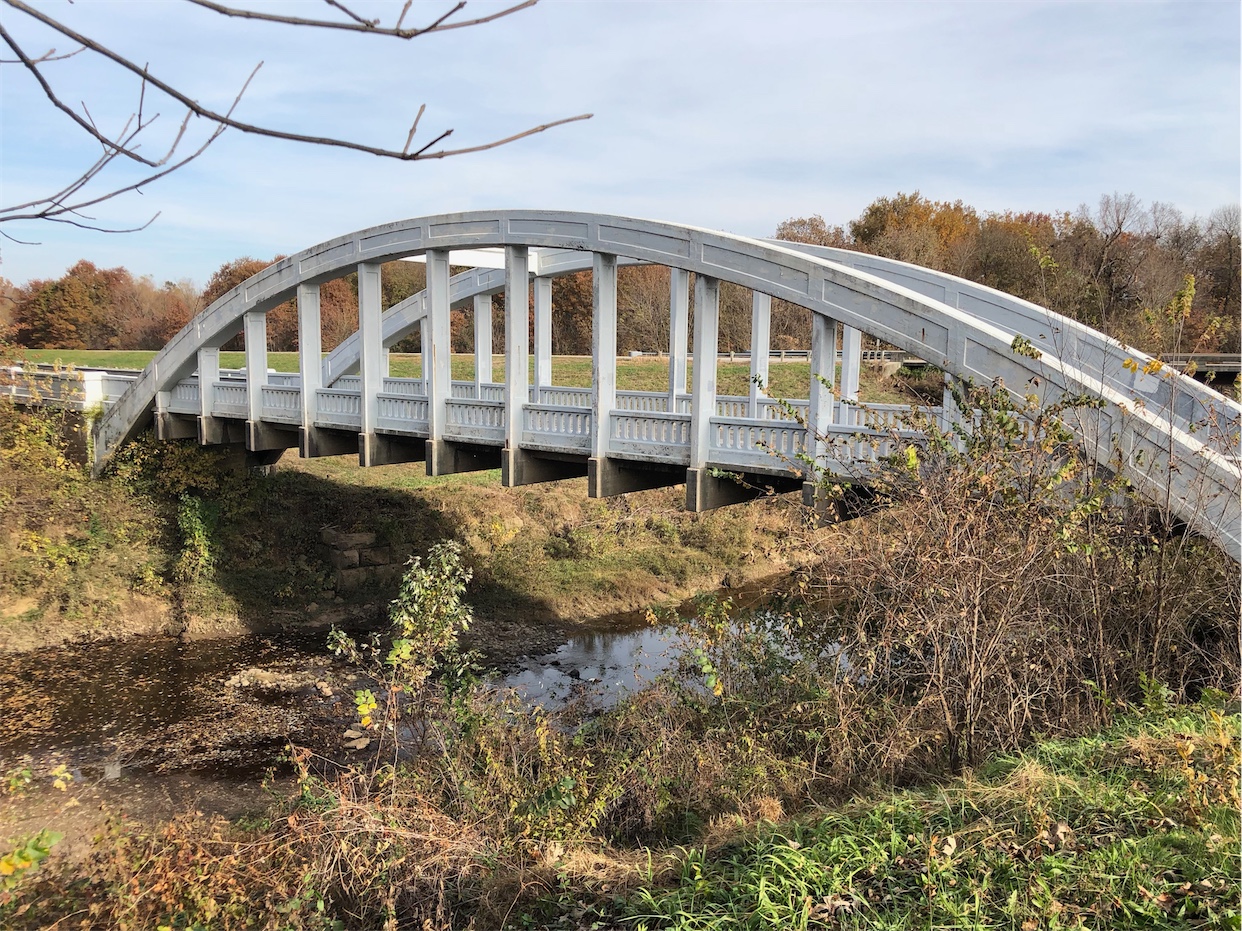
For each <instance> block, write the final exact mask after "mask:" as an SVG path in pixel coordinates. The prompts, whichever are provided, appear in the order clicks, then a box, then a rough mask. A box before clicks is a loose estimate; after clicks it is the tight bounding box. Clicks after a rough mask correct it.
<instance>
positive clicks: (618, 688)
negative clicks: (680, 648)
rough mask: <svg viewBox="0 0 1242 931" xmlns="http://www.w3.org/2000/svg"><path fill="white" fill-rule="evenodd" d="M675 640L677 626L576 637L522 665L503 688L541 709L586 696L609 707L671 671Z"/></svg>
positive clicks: (590, 633)
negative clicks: (515, 691) (594, 698)
mask: <svg viewBox="0 0 1242 931" xmlns="http://www.w3.org/2000/svg"><path fill="white" fill-rule="evenodd" d="M677 640H678V631H677V627H676V626H675V625H663V626H659V627H644V628H642V629H639V630H628V631H625V630H622V631H590V632H586V633H582V634H578V635H577V636H574V637H572V638H570V640H569V642H568V643H564V644H561V646H560V647H558V648H557V649H556V651H555V652H552V653H545V654H544V655H542V656H534V657H527V658H525V659H523V660H522V668H521V669H520V670H519V671H517V672H515V673H512V674H510V675H508V676H506V677H505V679H504V684H505V685H506V686H509V687H510V688H513V689H516V690H517V691H518V692H519V693H521V694H522V695H524V696H526V698H527V699H528V700H529V701H531V702H535V703H537V704H540V705H544V706H545V707H546V706H553V705H559V704H563V703H564V702H566V701H568V700H569V699H571V698H577V697H580V696H587V695H590V696H594V697H596V698H598V699H599V700H600V703H601V704H603V705H605V706H610V705H613V704H615V703H616V702H617V700H618V699H619V698H620V697H621V696H622V695H624V694H625V693H627V692H632V691H635V690H637V689H640V688H642V687H643V686H644V685H646V684H648V683H649V682H651V680H652V679H654V678H655V677H656V676H658V675H659V674H660V673H662V672H664V671H665V670H667V669H669V668H671V667H672V666H673V664H674V663H675V662H676V659H677Z"/></svg>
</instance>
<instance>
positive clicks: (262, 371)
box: [242, 310, 297, 452]
mask: <svg viewBox="0 0 1242 931" xmlns="http://www.w3.org/2000/svg"><path fill="white" fill-rule="evenodd" d="M242 332H243V333H244V334H245V339H246V449H248V450H250V451H251V452H262V451H265V450H273V449H287V448H289V447H290V446H295V445H297V444H296V441H295V440H296V438H295V436H294V435H293V434H292V433H288V432H284V431H279V430H276V429H275V428H273V427H271V426H270V425H269V424H265V423H264V422H263V387H264V386H265V385H266V384H267V314H266V313H263V312H260V311H254V310H252V311H250V312H249V313H247V314H246V316H245V317H244V318H243V323H242Z"/></svg>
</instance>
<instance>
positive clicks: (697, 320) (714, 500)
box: [686, 275, 753, 511]
mask: <svg viewBox="0 0 1242 931" xmlns="http://www.w3.org/2000/svg"><path fill="white" fill-rule="evenodd" d="M719 333H720V282H719V281H717V280H716V279H715V278H708V277H707V276H705V275H699V276H698V277H697V278H695V281H694V374H693V378H692V380H693V388H692V389H691V392H690V467H689V468H688V469H687V470H686V510H688V511H707V510H710V509H711V508H718V507H721V506H723V505H726V504H733V503H735V502H737V501H745V500H746V499H748V498H750V497H753V495H752V493H751V492H750V491H749V490H748V489H746V488H745V487H743V486H742V485H740V484H738V483H737V482H735V481H733V480H732V479H725V478H716V477H714V476H712V475H711V473H710V472H709V471H708V467H707V462H708V458H709V451H710V448H711V437H712V418H713V417H715V416H716V353H717V350H718V348H719V345H720V340H719Z"/></svg>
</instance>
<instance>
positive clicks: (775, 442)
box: [708, 417, 806, 473]
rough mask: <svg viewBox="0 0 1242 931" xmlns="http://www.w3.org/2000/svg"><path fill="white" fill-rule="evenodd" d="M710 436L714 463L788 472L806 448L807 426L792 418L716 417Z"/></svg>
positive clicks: (746, 468) (760, 470) (711, 454)
mask: <svg viewBox="0 0 1242 931" xmlns="http://www.w3.org/2000/svg"><path fill="white" fill-rule="evenodd" d="M709 436H710V444H711V446H710V452H709V455H708V458H709V459H710V461H711V462H712V464H713V465H723V466H738V467H740V468H743V469H745V470H747V471H758V472H776V473H782V472H788V471H789V469H790V468H791V467H792V466H795V465H796V462H797V459H798V456H799V455H801V454H802V453H804V452H805V450H806V428H805V427H803V426H801V425H800V424H798V423H795V422H793V421H775V420H761V419H758V418H755V419H734V418H723V417H713V418H712V420H711V431H710V433H709Z"/></svg>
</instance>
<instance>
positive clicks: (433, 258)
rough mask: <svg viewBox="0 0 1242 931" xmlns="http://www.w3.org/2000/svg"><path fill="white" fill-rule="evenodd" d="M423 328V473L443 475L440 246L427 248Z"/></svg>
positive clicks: (445, 276) (445, 310) (445, 395)
mask: <svg viewBox="0 0 1242 931" xmlns="http://www.w3.org/2000/svg"><path fill="white" fill-rule="evenodd" d="M426 320H427V324H428V325H427V330H425V331H424V332H428V331H429V332H430V335H431V347H430V348H431V351H430V353H428V351H427V349H428V347H427V345H426V344H425V343H424V344H423V359H424V360H426V359H428V358H429V359H430V362H431V366H430V368H424V369H423V383H424V384H425V385H426V387H427V432H428V437H429V438H428V440H427V474H428V475H447V474H448V473H449V472H451V471H452V470H451V469H449V468H448V458H449V457H448V456H447V451H446V449H445V448H444V427H445V424H446V423H447V418H448V399H449V395H450V393H451V388H452V369H451V361H452V357H451V356H450V354H449V352H450V350H451V348H452V346H451V337H450V334H449V254H448V252H447V251H446V250H443V249H431V250H429V251H428V252H427V317H426Z"/></svg>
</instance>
